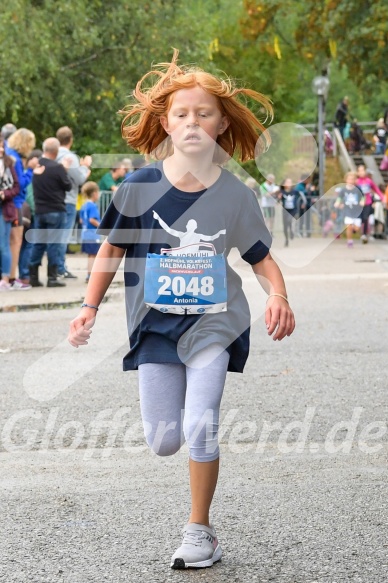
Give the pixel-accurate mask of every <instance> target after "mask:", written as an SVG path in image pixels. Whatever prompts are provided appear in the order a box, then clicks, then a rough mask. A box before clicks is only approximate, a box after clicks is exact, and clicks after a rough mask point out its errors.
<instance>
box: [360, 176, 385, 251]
mask: <svg viewBox="0 0 388 583" xmlns="http://www.w3.org/2000/svg"><path fill="white" fill-rule="evenodd" d="M357 176H358V178H357V181H356V186H358V188H359V189H360V190H361V192H362V194H363V195H364V206H363V208H362V215H361V221H362V235H361V241H362V242H363V243H368V240H369V217H370V216H371V215H373V214H374V210H373V203H374V194H373V193H375V194H376V195H377V196H378V197H379V198H380V199H381V200H383V199H384V195H383V193H382V192H381V190H380V189H379V187H378V186H377V185H376V184H375V183H374V182H373V180H372V179H371V178H370V177H369V176H367V171H366V168H365V166H364V165H363V164H361V165H360V166H359V167H358V168H357Z"/></svg>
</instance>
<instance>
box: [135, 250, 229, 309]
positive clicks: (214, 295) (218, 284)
mask: <svg viewBox="0 0 388 583" xmlns="http://www.w3.org/2000/svg"><path fill="white" fill-rule="evenodd" d="M203 247H205V248H206V250H203V249H201V248H203ZM209 248H210V249H211V251H209ZM144 302H145V304H146V305H147V307H149V308H154V309H156V310H158V312H161V313H162V314H177V315H196V316H200V315H203V314H207V313H212V314H214V313H218V312H226V311H227V278H226V261H225V256H224V253H221V254H218V255H217V254H216V249H215V247H214V245H212V244H211V243H202V242H201V243H197V244H192V245H186V246H185V247H176V248H173V249H161V253H160V255H158V254H157V253H147V258H146V267H145V278H144Z"/></svg>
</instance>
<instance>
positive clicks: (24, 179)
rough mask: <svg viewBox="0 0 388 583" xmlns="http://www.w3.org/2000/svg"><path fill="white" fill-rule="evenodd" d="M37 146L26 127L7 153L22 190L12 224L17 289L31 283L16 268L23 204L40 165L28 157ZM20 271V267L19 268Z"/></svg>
mask: <svg viewBox="0 0 388 583" xmlns="http://www.w3.org/2000/svg"><path fill="white" fill-rule="evenodd" d="M33 148H35V135H34V133H33V132H31V131H30V130H27V129H26V128H20V129H18V130H16V132H14V133H13V134H12V135H11V136H10V137H9V138H8V142H7V148H6V154H7V155H8V156H11V158H13V159H14V167H15V171H16V174H17V177H18V181H19V186H20V191H19V194H18V195H17V196H15V198H14V204H15V207H16V209H17V213H18V215H17V218H16V220H15V221H14V222H13V224H12V229H11V256H12V263H11V272H10V283H11V285H12V288H13V289H15V290H20V291H24V290H29V289H31V285H30V284H29V283H28V282H27V281H25V280H22V279H20V278H16V270H17V268H18V265H19V256H20V249H21V246H22V241H23V219H22V206H23V202H24V201H25V200H26V196H27V187H28V185H29V184H31V182H32V176H33V171H34V168H36V166H37V165H38V158H37V157H34V158H30V159H29V161H28V162H27V158H28V156H29V155H30V153H31V151H32V150H33ZM19 273H20V269H19Z"/></svg>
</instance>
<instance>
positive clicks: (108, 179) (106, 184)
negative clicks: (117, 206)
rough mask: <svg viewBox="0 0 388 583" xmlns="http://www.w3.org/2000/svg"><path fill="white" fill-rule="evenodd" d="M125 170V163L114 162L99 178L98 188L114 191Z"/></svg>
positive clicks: (122, 178)
mask: <svg viewBox="0 0 388 583" xmlns="http://www.w3.org/2000/svg"><path fill="white" fill-rule="evenodd" d="M126 172H127V169H126V167H125V164H124V163H123V162H122V161H120V162H116V164H114V166H113V168H111V170H110V171H109V172H107V173H106V174H104V176H103V177H102V178H101V180H100V182H99V183H98V186H99V188H100V190H110V191H111V192H115V191H116V190H117V189H118V187H119V185H120V183H121V182H122V181H123V180H124V176H125V174H126Z"/></svg>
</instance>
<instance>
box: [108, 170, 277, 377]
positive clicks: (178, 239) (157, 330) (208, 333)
mask: <svg viewBox="0 0 388 583" xmlns="http://www.w3.org/2000/svg"><path fill="white" fill-rule="evenodd" d="M160 219H161V221H160ZM189 221H191V223H190V226H191V228H192V225H193V221H195V222H196V223H197V225H196V228H195V239H196V242H197V241H198V240H201V241H206V239H207V240H209V238H213V237H215V236H216V234H217V236H216V238H214V240H212V243H213V245H214V246H215V248H216V252H217V254H221V253H224V252H225V256H227V255H228V253H229V251H230V250H231V249H232V248H234V247H236V248H237V249H238V250H239V252H240V254H241V256H242V258H243V259H244V260H245V261H247V262H248V263H249V264H251V265H254V264H255V263H259V262H260V261H261V260H262V259H264V258H265V257H266V256H267V254H268V252H269V248H270V246H271V242H272V240H271V235H270V234H269V232H268V230H267V228H266V226H265V223H264V219H263V215H262V213H261V210H260V207H259V204H258V202H257V200H256V198H255V196H254V193H253V192H252V190H250V189H249V188H248V187H246V186H245V185H244V184H243V183H242V182H241V181H240V180H239V179H238V178H236V177H235V176H234V175H233V174H231V173H230V172H228V171H227V170H225V169H221V174H220V176H219V178H218V180H217V181H216V182H215V183H214V184H213V185H212V186H210V187H209V188H208V189H206V190H203V191H201V192H183V191H181V190H179V189H177V188H175V187H174V186H173V185H172V184H171V183H170V182H169V181H168V180H167V178H166V176H165V174H164V172H163V164H162V162H157V163H155V164H152V165H150V166H147V167H145V168H142V169H140V170H138V171H137V172H134V173H133V174H132V175H131V176H130V177H129V178H128V179H127V180H125V181H124V182H123V183H122V184H121V185H120V187H119V189H118V190H117V192H116V193H115V195H114V197H113V200H112V202H111V203H110V205H109V207H108V209H107V211H106V213H105V215H104V216H103V218H102V221H101V223H100V227H99V229H98V233H100V234H101V235H107V236H108V242H109V243H110V244H111V245H114V246H117V247H120V248H122V249H125V250H126V253H125V265H124V278H125V296H126V311H127V325H128V333H129V341H130V351H129V352H128V354H127V355H126V356H125V357H124V362H123V368H124V370H134V369H137V368H138V366H139V365H140V364H143V363H148V362H153V363H185V362H187V360H188V359H189V358H190V357H192V356H193V355H194V354H196V353H197V352H198V351H199V350H202V349H203V348H206V347H207V346H209V345H210V344H213V343H221V344H222V345H223V346H224V347H225V348H226V349H227V350H228V352H229V354H230V360H229V369H228V370H229V371H232V372H242V371H243V368H244V365H245V362H246V359H247V357H248V352H249V327H250V313H249V307H248V302H247V300H246V298H245V295H244V293H243V290H242V283H241V279H240V277H239V276H238V275H237V273H236V272H235V271H233V269H232V268H231V267H230V266H229V265H228V264H227V292H228V308H227V311H226V312H221V313H218V314H204V315H201V316H197V315H176V314H163V313H160V312H158V311H157V310H155V309H153V308H149V307H147V306H146V304H145V302H144V274H145V262H146V257H147V253H157V254H160V252H161V249H162V248H175V247H180V246H183V245H185V244H187V243H189V244H190V243H191V241H190V236H189V240H188V233H189V230H190V229H189V228H188V223H189ZM162 225H164V226H162ZM167 227H168V229H169V231H173V232H174V233H175V234H171V232H170V233H169V232H167V230H166V228H167ZM220 232H221V234H219V233H220ZM193 242H194V241H193Z"/></svg>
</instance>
